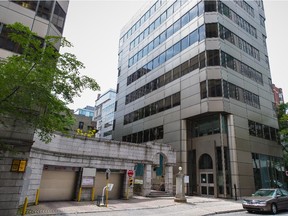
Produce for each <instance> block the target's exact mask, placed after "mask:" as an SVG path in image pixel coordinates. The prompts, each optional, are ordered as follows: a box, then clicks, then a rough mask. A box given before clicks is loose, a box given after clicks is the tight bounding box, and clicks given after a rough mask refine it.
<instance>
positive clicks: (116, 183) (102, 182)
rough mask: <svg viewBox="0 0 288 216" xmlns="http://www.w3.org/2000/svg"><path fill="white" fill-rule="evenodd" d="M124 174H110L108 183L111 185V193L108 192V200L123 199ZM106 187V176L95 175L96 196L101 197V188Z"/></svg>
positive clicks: (102, 173)
mask: <svg viewBox="0 0 288 216" xmlns="http://www.w3.org/2000/svg"><path fill="white" fill-rule="evenodd" d="M123 181H124V174H122V173H113V172H111V174H110V178H109V180H108V183H111V184H113V189H112V191H109V194H108V197H109V199H120V198H122V197H123ZM105 186H106V175H105V173H104V172H97V173H96V180H95V187H96V195H97V196H98V195H99V196H102V191H103V187H105Z"/></svg>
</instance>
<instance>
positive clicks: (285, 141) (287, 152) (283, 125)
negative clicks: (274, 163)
mask: <svg viewBox="0 0 288 216" xmlns="http://www.w3.org/2000/svg"><path fill="white" fill-rule="evenodd" d="M287 111H288V103H284V104H280V105H279V107H278V123H279V134H280V142H281V144H282V146H283V150H284V151H283V158H284V163H285V167H288V114H287Z"/></svg>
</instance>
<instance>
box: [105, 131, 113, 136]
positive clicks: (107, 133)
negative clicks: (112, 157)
mask: <svg viewBox="0 0 288 216" xmlns="http://www.w3.org/2000/svg"><path fill="white" fill-rule="evenodd" d="M110 135H112V130H110V131H107V132H104V134H103V137H107V136H110Z"/></svg>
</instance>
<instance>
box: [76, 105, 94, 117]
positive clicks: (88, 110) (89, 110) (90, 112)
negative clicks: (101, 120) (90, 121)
mask: <svg viewBox="0 0 288 216" xmlns="http://www.w3.org/2000/svg"><path fill="white" fill-rule="evenodd" d="M74 114H76V115H84V116H86V117H91V118H93V116H94V107H92V106H86V107H84V108H79V109H77V110H76V111H75V112H74Z"/></svg>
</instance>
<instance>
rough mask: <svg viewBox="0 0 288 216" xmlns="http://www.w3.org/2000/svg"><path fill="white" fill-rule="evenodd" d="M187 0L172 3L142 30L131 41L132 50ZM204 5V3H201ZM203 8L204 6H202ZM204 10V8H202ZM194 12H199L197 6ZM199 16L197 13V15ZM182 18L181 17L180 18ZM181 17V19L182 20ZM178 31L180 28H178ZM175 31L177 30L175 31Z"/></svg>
mask: <svg viewBox="0 0 288 216" xmlns="http://www.w3.org/2000/svg"><path fill="white" fill-rule="evenodd" d="M186 2H187V0H185V1H183V0H177V1H176V2H174V4H172V5H171V6H170V7H169V8H168V9H167V10H166V11H164V12H163V13H162V14H161V15H160V16H159V17H158V18H157V19H156V20H155V21H154V22H152V23H151V24H150V25H149V26H148V27H147V28H146V29H145V30H144V31H143V32H141V33H140V34H139V35H138V36H137V37H136V38H135V39H134V40H133V41H132V42H131V43H130V50H131V49H133V48H134V47H135V46H137V45H138V44H139V43H140V42H141V41H142V40H143V39H144V38H146V37H147V36H148V35H149V34H151V33H152V32H153V31H154V30H155V29H157V28H158V27H159V26H160V25H161V24H162V23H164V22H165V21H166V20H167V19H168V18H169V17H170V16H171V15H172V14H173V13H175V12H176V11H177V10H178V9H179V8H180V6H181V5H183V4H185V3H186ZM200 5H202V3H200ZM202 8H203V7H202ZM202 10H203V9H202ZM194 13H197V8H195V11H194ZM196 16H197V15H196ZM180 19H181V18H180ZM180 19H179V20H180ZM179 20H178V21H176V23H178V24H176V25H177V26H176V28H178V29H179V22H180V21H179ZM177 31H178V30H177ZM174 32H175V31H174Z"/></svg>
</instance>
